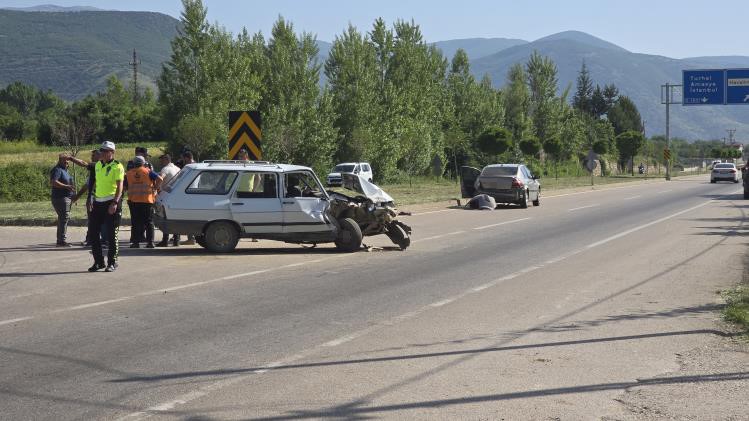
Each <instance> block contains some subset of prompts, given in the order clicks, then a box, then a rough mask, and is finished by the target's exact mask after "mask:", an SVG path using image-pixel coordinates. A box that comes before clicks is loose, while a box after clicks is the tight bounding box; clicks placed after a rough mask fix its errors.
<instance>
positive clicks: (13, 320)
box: [0, 316, 33, 326]
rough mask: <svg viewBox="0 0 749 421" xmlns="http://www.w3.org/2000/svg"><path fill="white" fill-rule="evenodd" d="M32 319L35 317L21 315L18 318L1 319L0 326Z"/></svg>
mask: <svg viewBox="0 0 749 421" xmlns="http://www.w3.org/2000/svg"><path fill="white" fill-rule="evenodd" d="M31 319H33V317H31V316H29V317H19V318H17V319H10V320H3V321H0V326H2V325H9V324H11V323H16V322H23V321H26V320H31Z"/></svg>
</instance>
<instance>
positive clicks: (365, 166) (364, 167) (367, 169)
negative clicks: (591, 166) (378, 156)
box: [361, 164, 369, 172]
mask: <svg viewBox="0 0 749 421" xmlns="http://www.w3.org/2000/svg"><path fill="white" fill-rule="evenodd" d="M361 168H362V171H366V172H369V165H367V164H362V166H361Z"/></svg>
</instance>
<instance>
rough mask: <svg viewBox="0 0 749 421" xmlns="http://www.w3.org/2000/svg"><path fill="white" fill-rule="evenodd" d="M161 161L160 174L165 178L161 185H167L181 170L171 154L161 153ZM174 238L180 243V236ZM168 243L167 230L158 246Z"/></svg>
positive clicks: (164, 245)
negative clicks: (174, 162)
mask: <svg viewBox="0 0 749 421" xmlns="http://www.w3.org/2000/svg"><path fill="white" fill-rule="evenodd" d="M159 163H160V164H161V171H159V175H160V176H161V178H163V179H164V181H162V182H161V185H162V186H165V185H166V184H167V183H168V182H169V180H171V179H172V178H174V177H175V176H176V175H177V173H178V172H179V167H178V166H176V165H174V164H173V163H172V157H171V156H169V154H164V155H161V156H160V157H159ZM174 238H175V239H174V240H173V242H175V243H176V244H175V245H177V244H179V242H178V241H179V240H177V238H178V237H177V236H175V237H174ZM168 245H169V234H168V233H166V232H165V233H164V236H163V237H162V239H161V242H160V243H158V244H156V246H157V247H166V246H168Z"/></svg>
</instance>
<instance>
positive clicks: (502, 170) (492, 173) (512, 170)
mask: <svg viewBox="0 0 749 421" xmlns="http://www.w3.org/2000/svg"><path fill="white" fill-rule="evenodd" d="M517 173H518V167H486V168H484V170H483V171H481V176H482V177H496V176H500V175H515V174H517Z"/></svg>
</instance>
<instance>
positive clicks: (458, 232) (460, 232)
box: [411, 231, 466, 243]
mask: <svg viewBox="0 0 749 421" xmlns="http://www.w3.org/2000/svg"><path fill="white" fill-rule="evenodd" d="M465 233H466V232H465V231H453V232H448V233H447V234H440V235H435V236H433V237H426V238H419V239H418V240H413V241H411V242H412V243H420V242H422V241H429V240H436V239H438V238H443V237H449V236H451V235H458V234H465Z"/></svg>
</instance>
